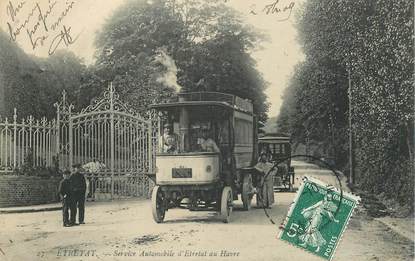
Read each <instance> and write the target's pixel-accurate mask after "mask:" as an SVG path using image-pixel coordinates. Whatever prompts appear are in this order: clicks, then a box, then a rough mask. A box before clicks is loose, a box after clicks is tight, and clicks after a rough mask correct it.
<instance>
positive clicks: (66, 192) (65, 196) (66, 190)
mask: <svg viewBox="0 0 415 261" xmlns="http://www.w3.org/2000/svg"><path fill="white" fill-rule="evenodd" d="M70 174H71V172H70V171H68V170H66V171H65V172H63V180H61V182H60V183H59V189H58V191H59V196H60V198H61V200H62V216H63V226H64V227H70V226H71V225H70V223H69V208H70V206H71V204H72V197H71V185H70V181H69V175H70Z"/></svg>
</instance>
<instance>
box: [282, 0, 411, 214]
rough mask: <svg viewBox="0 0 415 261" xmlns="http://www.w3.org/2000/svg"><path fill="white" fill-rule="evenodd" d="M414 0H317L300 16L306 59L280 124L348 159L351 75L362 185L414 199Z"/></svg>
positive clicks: (338, 157)
mask: <svg viewBox="0 0 415 261" xmlns="http://www.w3.org/2000/svg"><path fill="white" fill-rule="evenodd" d="M413 10H414V5H413V1H410V0H396V1H389V0H372V1H366V0H353V1H351V0H340V1H330V0H309V1H307V3H306V4H305V5H304V8H303V10H302V12H301V14H300V15H299V17H298V30H299V35H300V41H301V43H302V46H303V50H304V52H305V54H306V61H305V62H304V63H303V64H300V65H299V66H298V67H297V68H296V71H295V73H294V75H293V77H292V80H291V84H290V86H289V88H288V89H287V91H286V93H285V96H284V104H283V106H282V110H281V114H280V116H279V118H278V126H279V128H280V130H282V131H286V132H290V133H291V134H292V136H293V139H294V140H295V141H296V142H298V143H305V142H306V138H308V139H309V140H312V141H314V142H317V143H321V144H324V145H325V146H323V147H325V148H330V149H329V151H325V152H324V153H326V154H328V155H329V156H333V157H335V158H336V162H337V163H338V165H339V166H340V167H344V168H345V169H347V166H346V164H347V162H348V158H347V156H348V154H347V151H348V149H349V147H348V142H347V141H348V107H349V102H348V96H347V94H348V80H349V74H350V81H351V104H350V105H351V108H352V117H351V121H352V132H353V134H354V145H355V147H354V153H355V161H356V165H357V168H356V169H355V171H356V180H355V182H356V183H357V184H358V185H360V186H361V187H362V188H364V189H366V190H369V191H371V192H374V193H381V192H383V193H385V195H387V196H389V197H391V198H394V199H396V200H399V201H400V202H403V203H406V204H410V205H411V207H412V206H413V198H414V197H413V196H414V195H413V186H414V177H413V172H412V170H413V165H412V164H413V159H414V158H413V146H414V143H413V142H414V141H413V138H414V130H413V120H414V119H413V111H414V110H413V108H414V85H413V80H414V79H413V70H414V67H413V65H414V63H413V62H414V61H413V59H414V58H413V55H414V53H413V44H412V43H413V29H414V25H413Z"/></svg>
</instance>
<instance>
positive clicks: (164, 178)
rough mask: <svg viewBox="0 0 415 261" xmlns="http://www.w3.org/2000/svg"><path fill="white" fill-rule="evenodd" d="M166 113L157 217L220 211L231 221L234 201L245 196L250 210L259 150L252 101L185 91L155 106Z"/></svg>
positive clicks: (154, 206) (154, 196)
mask: <svg viewBox="0 0 415 261" xmlns="http://www.w3.org/2000/svg"><path fill="white" fill-rule="evenodd" d="M152 108H153V109H156V110H157V111H158V112H159V116H160V132H161V133H160V138H159V140H160V145H159V150H158V152H157V154H156V173H155V175H154V176H152V175H150V178H152V179H153V180H154V181H155V183H156V186H155V187H154V189H153V192H152V196H151V198H152V209H153V210H152V212H153V218H154V220H155V221H156V222H158V223H160V222H162V221H163V220H164V217H165V213H166V211H167V210H169V209H171V208H175V207H185V208H188V209H190V210H196V209H197V210H216V211H218V212H219V213H220V216H221V219H222V220H223V221H224V222H225V223H227V222H229V220H230V216H231V212H232V208H233V201H234V200H236V199H238V195H241V197H242V201H243V206H244V208H245V209H249V208H250V206H251V200H252V197H253V195H254V184H253V176H254V175H255V172H254V171H253V168H252V166H254V164H255V163H256V160H257V157H258V154H257V120H256V117H255V115H254V113H253V107H252V103H251V101H249V100H244V99H241V98H239V97H237V96H234V95H230V94H224V93H216V92H196V93H179V94H178V97H177V100H176V101H173V102H169V103H162V104H156V105H153V106H152Z"/></svg>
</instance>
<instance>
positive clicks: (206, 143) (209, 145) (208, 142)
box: [197, 129, 220, 152]
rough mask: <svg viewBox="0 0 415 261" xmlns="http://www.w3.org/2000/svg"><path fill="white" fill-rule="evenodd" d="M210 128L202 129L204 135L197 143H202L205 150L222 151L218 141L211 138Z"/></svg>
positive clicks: (201, 145) (201, 146)
mask: <svg viewBox="0 0 415 261" xmlns="http://www.w3.org/2000/svg"><path fill="white" fill-rule="evenodd" d="M208 134H209V130H207V129H204V130H202V137H201V138H198V139H197V144H198V145H200V148H201V150H202V151H205V152H220V149H219V147H218V146H217V145H216V142H215V141H214V140H213V139H211V138H209V135H208Z"/></svg>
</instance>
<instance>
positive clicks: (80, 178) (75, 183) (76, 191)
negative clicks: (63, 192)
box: [70, 164, 86, 225]
mask: <svg viewBox="0 0 415 261" xmlns="http://www.w3.org/2000/svg"><path fill="white" fill-rule="evenodd" d="M72 169H73V172H72V175H71V177H70V181H71V192H72V195H73V201H72V206H71V219H70V223H71V225H76V223H75V219H76V212H77V208H78V210H79V216H78V221H79V224H85V223H84V215H85V193H86V180H85V177H84V175H83V174H82V173H81V164H75V165H73V166H72Z"/></svg>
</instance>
